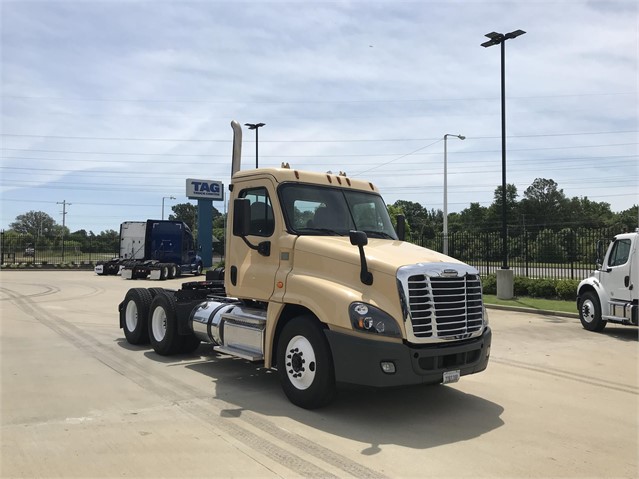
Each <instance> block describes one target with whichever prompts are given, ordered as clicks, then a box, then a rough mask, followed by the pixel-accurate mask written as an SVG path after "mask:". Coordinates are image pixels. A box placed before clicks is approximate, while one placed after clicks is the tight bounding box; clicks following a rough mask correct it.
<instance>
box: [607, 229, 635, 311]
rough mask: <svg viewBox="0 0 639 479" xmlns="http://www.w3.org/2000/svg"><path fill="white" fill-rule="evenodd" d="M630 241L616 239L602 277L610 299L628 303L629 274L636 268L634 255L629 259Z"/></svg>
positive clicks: (627, 239)
mask: <svg viewBox="0 0 639 479" xmlns="http://www.w3.org/2000/svg"><path fill="white" fill-rule="evenodd" d="M631 246H632V241H631V240H630V239H629V238H624V239H617V240H615V241H614V243H613V244H612V246H611V248H610V252H609V254H608V258H606V263H607V264H606V265H605V266H604V271H605V272H606V273H607V275H605V276H603V277H602V280H604V281H605V288H606V289H607V290H608V291H610V299H617V300H620V301H630V288H629V286H630V283H631V281H630V273H631V271H630V270H631V268H632V267H634V268H636V267H637V265H636V264H631V261H634V262H635V263H636V262H637V258H636V257H634V256H636V255H632V257H631V254H630V252H631ZM635 287H637V285H635Z"/></svg>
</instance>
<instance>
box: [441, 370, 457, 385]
mask: <svg viewBox="0 0 639 479" xmlns="http://www.w3.org/2000/svg"><path fill="white" fill-rule="evenodd" d="M459 376H460V371H459V369H456V370H455V371H445V372H444V380H443V381H442V383H443V384H450V383H456V382H457V381H459Z"/></svg>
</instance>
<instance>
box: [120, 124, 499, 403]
mask: <svg viewBox="0 0 639 479" xmlns="http://www.w3.org/2000/svg"><path fill="white" fill-rule="evenodd" d="M232 126H233V130H234V146H233V166H232V180H231V184H230V186H229V190H230V205H229V221H228V226H227V238H226V240H227V241H226V248H227V251H226V260H225V269H224V270H221V269H218V270H216V271H215V275H214V276H211V275H210V274H209V276H208V278H210V279H209V280H207V281H197V282H190V283H184V284H183V285H182V287H181V289H179V290H178V291H171V290H163V289H159V288H151V289H144V288H134V289H131V290H129V291H128V292H127V294H126V296H125V298H124V301H123V302H122V303H121V304H120V306H119V311H120V327H122V328H123V329H124V332H125V336H126V337H127V340H128V341H129V342H130V343H133V344H141V343H144V342H146V341H150V343H151V345H152V347H153V349H154V350H155V351H156V352H157V353H158V354H161V355H170V354H177V353H186V352H192V351H193V350H195V349H196V348H197V347H198V345H199V344H200V342H201V341H205V342H209V343H213V344H214V345H215V350H216V351H218V352H220V353H223V354H226V355H230V356H235V357H239V358H243V359H246V360H248V361H252V362H259V363H261V364H263V366H264V367H265V368H273V369H276V370H277V372H278V375H279V377H280V379H281V383H282V387H283V390H284V392H285V394H286V396H287V397H288V398H289V400H290V401H291V402H293V403H294V404H296V405H298V406H300V407H303V408H307V409H312V408H317V407H320V406H323V405H325V404H327V403H329V402H330V401H331V400H332V399H333V397H334V396H335V393H336V390H337V385H338V384H340V383H351V384H358V385H365V386H374V387H391V386H405V385H416V384H433V383H451V382H455V381H457V380H459V378H460V377H461V376H464V375H467V374H473V373H477V372H480V371H483V370H484V369H486V366H487V365H488V359H489V356H490V345H491V330H490V327H489V326H488V319H487V316H486V312H485V309H484V306H483V301H482V289H481V281H480V277H479V273H478V271H477V270H476V269H474V268H472V267H470V266H468V265H466V264H464V263H461V262H460V261H457V260H455V259H453V258H450V257H448V256H444V255H442V254H440V253H437V252H434V251H431V250H428V249H425V248H421V247H419V246H416V245H413V244H411V243H408V242H404V241H402V240H400V239H399V238H398V235H397V233H396V231H395V230H394V229H393V226H392V224H391V219H390V217H389V214H388V211H387V208H386V205H385V203H384V200H383V199H382V197H381V196H380V194H379V192H378V190H377V188H376V187H375V186H374V185H373V184H372V183H369V182H367V181H362V180H356V179H353V178H349V177H348V176H345V175H344V174H342V173H340V174H337V175H336V174H332V173H313V172H307V171H300V170H295V169H292V168H289V167H288V165H284V167H282V168H260V169H255V170H247V171H240V157H241V136H242V135H241V133H242V132H241V127H240V126H239V124H238V123H237V122H232ZM399 226H400V229H402V228H401V226H402V221H401V219H400V221H399ZM401 235H402V234H401V232H400V236H401ZM209 273H210V272H209Z"/></svg>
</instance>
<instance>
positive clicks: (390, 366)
mask: <svg viewBox="0 0 639 479" xmlns="http://www.w3.org/2000/svg"><path fill="white" fill-rule="evenodd" d="M381 366H382V371H384V372H385V373H386V374H395V363H394V362H392V361H382V363H381Z"/></svg>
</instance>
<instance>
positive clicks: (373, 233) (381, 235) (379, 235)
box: [364, 230, 395, 240]
mask: <svg viewBox="0 0 639 479" xmlns="http://www.w3.org/2000/svg"><path fill="white" fill-rule="evenodd" d="M364 233H366V235H368V236H370V237H372V238H386V239H392V240H394V239H395V238H393V237H392V236H391V235H389V234H388V233H386V232H385V231H370V230H364Z"/></svg>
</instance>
